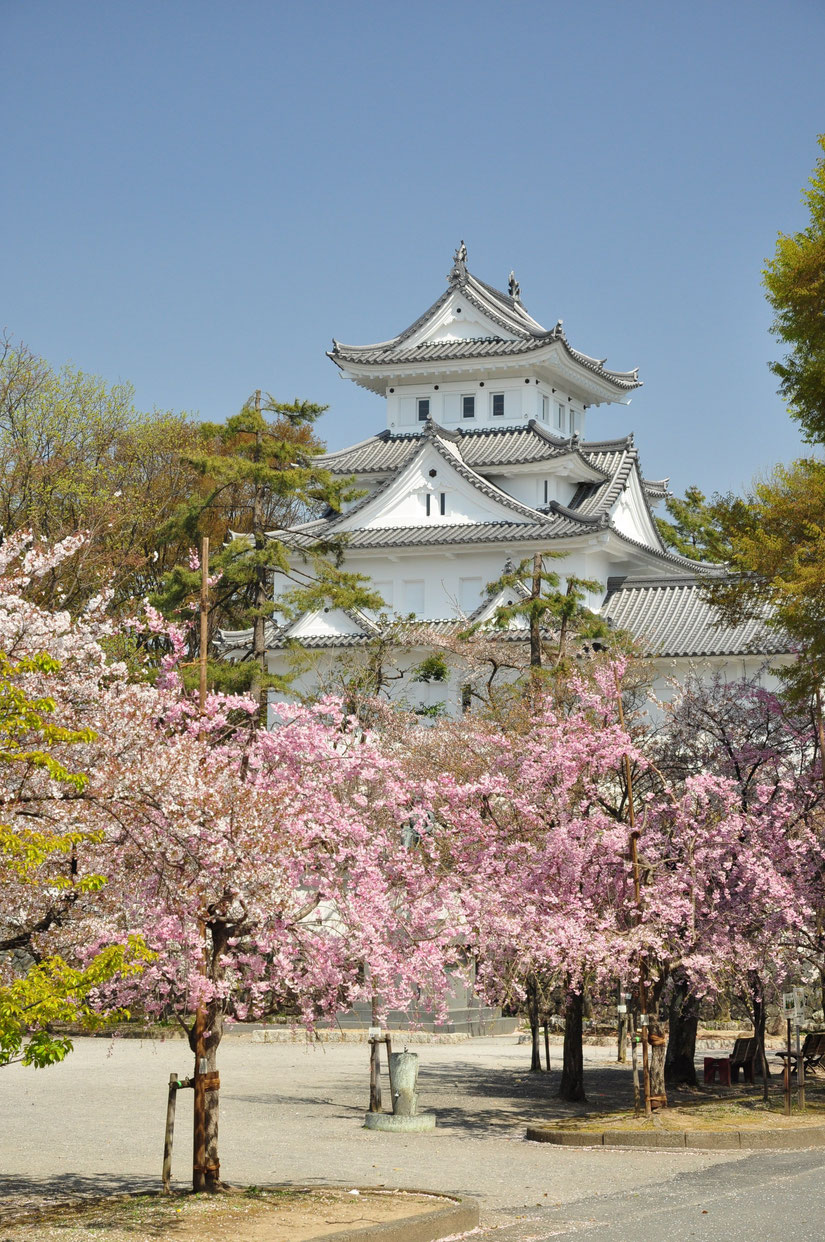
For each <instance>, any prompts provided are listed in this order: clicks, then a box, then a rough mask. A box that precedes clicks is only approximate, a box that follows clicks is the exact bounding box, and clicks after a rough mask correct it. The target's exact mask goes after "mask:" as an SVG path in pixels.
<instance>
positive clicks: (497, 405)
mask: <svg viewBox="0 0 825 1242" xmlns="http://www.w3.org/2000/svg"><path fill="white" fill-rule="evenodd" d="M492 396H493V417H494V418H501V417H502V416H503V414H504V393H503V392H494V393H493V394H492Z"/></svg>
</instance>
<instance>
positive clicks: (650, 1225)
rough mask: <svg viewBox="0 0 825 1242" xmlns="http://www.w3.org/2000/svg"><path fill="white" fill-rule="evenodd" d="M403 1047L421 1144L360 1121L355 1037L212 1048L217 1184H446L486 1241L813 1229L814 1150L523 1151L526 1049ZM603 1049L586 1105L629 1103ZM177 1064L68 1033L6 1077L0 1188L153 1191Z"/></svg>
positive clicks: (52, 1193) (498, 1043)
mask: <svg viewBox="0 0 825 1242" xmlns="http://www.w3.org/2000/svg"><path fill="white" fill-rule="evenodd" d="M417 1051H418V1052H419V1055H420V1057H421V1062H422V1073H421V1077H420V1080H419V1086H420V1089H421V1093H422V1099H421V1105H422V1107H425V1108H433V1109H435V1111H436V1112H437V1114H438V1119H439V1126H438V1129H437V1130H436V1131H435V1133H432V1134H421V1135H414V1134H408V1135H390V1134H379V1133H375V1132H373V1131H367V1130H365V1129H363V1128H362V1125H361V1122H362V1114H363V1110H364V1105H365V1100H366V1095H367V1085H368V1076H367V1056H368V1053H367V1049H366V1047H365V1046H364V1045H352V1044H345V1045H326V1046H323V1045H315V1046H312V1047H309V1048H307V1047H305V1046H302V1045H277V1044H254V1043H252V1042H251V1041H250V1040H249V1037H248V1036H246V1037H241V1038H237V1037H233V1038H228V1039H227V1040H225V1042H224V1045H223V1047H222V1048H221V1054H220V1068H221V1077H222V1081H223V1090H222V1093H221V1094H222V1119H221V1157H222V1172H223V1174H224V1176H225V1177H226V1178H227V1180H229V1181H232V1182H235V1183H245V1184H264V1183H273V1182H278V1183H287V1184H289V1183H296V1184H297V1183H301V1184H311V1183H313V1182H319V1183H322V1182H327V1183H338V1184H344V1185H346V1184H349V1185H353V1186H356V1185H394V1186H402V1187H408V1188H415V1187H423V1188H427V1189H433V1190H444V1191H458V1192H461V1193H463V1194H470V1195H473V1196H475V1197H477V1198H478V1199H479V1201H480V1203H481V1205H482V1222H483V1226H484V1232H483V1236H484V1238H485V1239H487V1238H489V1239H490V1240H491V1242H492V1240H495V1242H516V1240H519V1242H527V1240H528V1239H532V1240H536V1242H538V1240H539V1239H544V1238H550V1237H559V1238H564V1237H569V1236H572V1234H573V1233H574V1234H575V1236H576V1238H579V1239H582V1242H584V1240H585V1239H587V1240H589V1239H596V1238H599V1239H604V1242H624V1239H628V1242H629V1240H630V1239H633V1242H647V1239H651V1242H652V1240H653V1239H656V1242H660V1240H661V1238H662V1237H665V1236H678V1237H684V1238H695V1239H697V1240H700V1242H701V1240H702V1239H706V1238H707V1239H710V1238H713V1239H714V1242H720V1240H721V1239H725V1240H727V1239H730V1242H736V1239H739V1238H740V1237H741V1238H742V1239H745V1238H747V1239H748V1242H763V1240H764V1242H773V1240H774V1239H778V1238H781V1237H792V1238H793V1239H794V1242H808V1239H811V1242H813V1239H816V1240H817V1242H820V1240H821V1239H822V1237H823V1236H825V1214H823V1213H822V1211H821V1207H820V1206H815V1205H822V1196H821V1194H820V1191H819V1186H820V1183H821V1178H822V1167H823V1153H822V1152H810V1151H801V1152H783V1153H777V1154H776V1155H771V1154H767V1153H760V1154H758V1155H757V1154H753V1155H749V1154H747V1153H744V1152H718V1153H716V1152H655V1153H654V1152H641V1151H632V1150H629V1151H621V1150H616V1149H591V1150H587V1149H565V1148H555V1147H550V1146H546V1145H543V1144H532V1143H526V1142H525V1141H524V1138H523V1135H524V1126H525V1124H526V1123H527V1122H528V1121H534V1120H539V1119H541V1118H544V1117H546V1116H548V1115H549V1114H550V1113H552V1112H554V1111H555V1108H556V1103H555V1099H554V1094H555V1090H556V1089H557V1084H558V1078H557V1074H553V1075H551V1076H550V1077H545V1076H541V1078H539V1077H538V1076H537V1075H530V1074H529V1073H526V1072H525V1067H526V1065H527V1064H528V1057H529V1049H527V1048H525V1047H524V1046H523V1045H522V1046H518V1045H517V1044H516V1042H515V1040H514V1039H512V1038H509V1039H495V1040H492V1039H484V1040H482V1039H479V1040H472V1041H469V1042H467V1043H465V1044H459V1045H452V1046H437V1045H425V1046H421V1047H420V1048H418V1049H417ZM610 1057H611V1051H610V1050H609V1049H602V1048H588V1049H587V1051H586V1066H587V1072H588V1076H589V1082H590V1088H589V1089H590V1094H591V1102H592V1103H594V1104H596V1105H598V1103H599V1099H600V1098H604V1099H606V1098H608V1097H610V1096H615V1093H616V1090H617V1088H618V1090H620V1091H622V1090H624V1089H625V1086H626V1089H627V1091H628V1094H629V1093H630V1079H629V1075H628V1072H627V1071H626V1070H623V1069H620V1068H618V1067H615V1066H611V1065H610V1063H609V1060H610ZM189 1059H190V1058H189V1054H188V1050H187V1048H186V1047H185V1046H184V1044H183V1043H182V1042H180V1041H176V1040H170V1041H168V1042H166V1043H141V1042H139V1041H136V1040H120V1041H116V1042H114V1043H111V1042H109V1041H106V1040H101V1039H96V1040H92V1039H82V1040H78V1041H77V1047H76V1051H75V1052H74V1053H73V1054H72V1056H71V1057H70V1058H69V1059H68V1060H67V1061H66V1062H65V1063H64V1064H63V1065H60V1066H55V1067H53V1068H52V1069H49V1070H44V1071H31V1070H29V1071H24V1070H22V1069H20V1068H19V1067H13V1068H11V1069H8V1070H5V1071H4V1072H3V1075H2V1078H1V1079H0V1090H1V1091H2V1095H1V1096H0V1099H2V1101H3V1112H4V1119H3V1125H2V1130H1V1131H0V1169H2V1174H1V1175H0V1195H3V1194H5V1195H13V1196H15V1197H17V1196H23V1197H24V1198H25V1197H29V1196H31V1197H32V1198H39V1197H42V1196H43V1195H46V1196H47V1197H63V1196H65V1195H72V1194H77V1193H101V1192H106V1191H108V1190H115V1189H154V1188H156V1187H157V1185H158V1181H159V1169H160V1158H161V1147H162V1137H163V1125H164V1118H165V1107H166V1084H167V1082H168V1077H169V1074H170V1072H172V1071H178V1072H180V1073H186V1072H188V1069H189V1064H188V1063H189ZM190 1101H191V1094H190V1093H189V1092H186V1093H183V1094H182V1095H181V1097H180V1099H179V1106H178V1133H177V1145H176V1152H175V1165H174V1176H175V1177H176V1178H177V1179H179V1180H180V1182H181V1184H183V1183H185V1182H186V1180H187V1177H188V1170H187V1159H191V1138H190V1134H191V1102H190ZM703 1209H706V1210H707V1215H703V1214H702V1212H703ZM809 1217H810V1221H811V1222H812V1223H811V1225H810V1230H809V1226H808V1224H806V1221H807V1220H808V1219H809ZM789 1222H792V1228H791V1230H790V1232H789V1231H788V1224H789ZM677 1225H678V1228H677V1227H676V1226H677ZM814 1225H815V1226H816V1227H815V1229H814ZM806 1230H808V1231H807V1232H806Z"/></svg>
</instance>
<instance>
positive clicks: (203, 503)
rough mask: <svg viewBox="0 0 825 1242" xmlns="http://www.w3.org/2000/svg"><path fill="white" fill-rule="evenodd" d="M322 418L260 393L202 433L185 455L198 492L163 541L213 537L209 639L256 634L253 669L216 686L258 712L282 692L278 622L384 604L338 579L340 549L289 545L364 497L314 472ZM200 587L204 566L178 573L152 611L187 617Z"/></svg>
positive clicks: (356, 580) (246, 666) (218, 666)
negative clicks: (271, 693)
mask: <svg viewBox="0 0 825 1242" xmlns="http://www.w3.org/2000/svg"><path fill="white" fill-rule="evenodd" d="M325 409H326V406H320V405H314V404H312V403H311V402H308V401H298V400H296V401H293V402H291V403H285V402H280V401H276V400H275V399H274V397H272V396H270V395H268V394H267V396H266V397H265V398H264V399H263V400H262V399H261V393H260V391H258V392H257V393H256V394H255V396H254V397H253V398H252V399H250V400H249V401H248V402H247V403H246V404H245V405H244V407H243V409H242V410H241V411H240V413H239V414H236V415H235V416H234V417H232V418H229V419H228V420H227V421H226V423H225V424H222V425H220V424H205V425H204V427H203V429H202V442H203V449H202V451H201V452H199V453H194V454H191V455H188V461H189V462H190V464H191V465H192V467H193V469H194V470H195V472H196V473H197V475H198V477H199V479H200V480H201V487H200V489H199V490H198V491H197V493H196V494H194V495H193V496H191V497H189V498H188V499H187V500H186V501H184V502H183V503H182V504H181V505H180V507H179V509H178V510H177V512H176V513H175V515H174V517H173V519H172V520H171V521H170V522H169V523H168V524H167V527H166V529H165V531H164V532H162V536H163V537H164V538H168V539H171V540H173V541H175V542H177V541H178V540H179V539H180V537H181V534H182V533H185V534H186V535H187V536H188V539H189V542H190V544H192V545H197V544H198V543H199V541H200V537H201V536H202V535H204V534H208V535H209V536H210V539H211V541H212V544H213V547H214V555H213V556H212V559H211V563H210V571H211V572H214V574H215V576H216V577H217V578H218V581H217V582H216V584H215V586H214V588H213V592H212V607H211V625H210V634H211V635H212V636H214V634H215V632H216V629H217V628H218V627H219V626H223V627H226V628H237V629H246V628H248V629H250V630H251V635H250V644H249V655H248V659H247V660H246V661H245V662H244V663H243V664H242V665H241V666H236V667H229V666H226V665H223V664H222V663H221V662H220V661H213V662H211V667H210V678H211V681H212V683H213V684H215V685H218V686H220V687H222V688H232V689H250V690H251V692H252V693H253V694H254V695H256V696H258V697H259V698H260V699H261V701H262V703H263V702H264V700H265V697H266V692H267V689H268V688H270V687H283V686H284V679H283V678H278V677H273V676H270V675H269V674H268V673H267V668H266V650H267V638H266V625H267V621H269V620H270V619H271V618H272V617H273V615H274V614H276V612H277V614H278V615H279V616H281V617H285V618H289V617H293V616H295V615H297V614H299V613H300V612H303V611H305V610H307V609H310V610H311V609H315V608H320V607H327V606H332V607H338V608H358V607H361V608H364V607H366V608H373V607H378V606H380V603H381V601H380V597H379V596H377V595H376V593H375V592H374V591H372V590H371V589H370V586H369V582H368V580H367V579H366V578H364V577H363V576H362V575H360V574H353V573H348V572H346V571H345V570H344V569H342V567H341V559H342V554H343V546H344V541H343V539H338V540H325V541H318V542H311V541H308V542H307V545H306V546H305V547H303V548H302V549H301V551H300V553H297V552H296V551H295V549H294V547H293V546H292V543H291V542H288V541H287V540H286V538H285V537H284V536H285V531H286V528H288V527H290V526H292V525H294V524H295V523H296V522H300V521H301V520H302V519H309V518H312V517H313V516H316V515H317V514H319V513H322V512H326V511H329V510H330V509H332V510H334V511H340V509H341V507H342V505H343V504H345V503H346V501H348V500H350V499H352V498H354V497H355V496H356V495H357V494H358V493H357V492H356V491H355V490H354V489H353V487H352V485H351V483H350V482H348V481H346V480H343V481H342V480H341V479H336V478H334V476H333V475H332V474H331V473H330V472H329V471H328V470H326V469H324V468H323V467H322V466H320V465H319V464H318V462H317V457H318V456H319V454H320V453H322V452H323V445H322V444H321V442H320V441H319V440H318V439H317V437H316V436H315V435H314V433H313V425H314V423H315V421H316V420H317V418H318V417H319V415H320V414H322V413H323V411H324V410H325ZM267 415H270V416H272V415H274V418H272V417H267ZM218 576H219V577H218ZM199 584H200V568H199V566H197V565H195V564H192V563H187V564H179V565H177V566H176V567H175V569H174V570H173V571H172V572H171V573H170V574H169V575H168V576H167V578H166V581H165V583H164V587H163V589H162V590H161V591H160V592H158V594H157V596H156V597H155V602H156V603H157V604H158V606H160V607H161V609H162V610H163V611H164V612H165V613H166V614H167V615H171V614H177V615H181V614H183V615H186V614H187V613H189V614H191V613H193V612H194V611H195V609H196V607H197V605H196V597H197V593H198V589H199ZM273 584H275V589H273ZM276 594H277V602H276V599H275V595H276Z"/></svg>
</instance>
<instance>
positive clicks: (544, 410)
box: [541, 397, 550, 423]
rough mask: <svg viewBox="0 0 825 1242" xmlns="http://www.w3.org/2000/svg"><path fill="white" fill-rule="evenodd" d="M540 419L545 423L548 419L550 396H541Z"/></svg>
mask: <svg viewBox="0 0 825 1242" xmlns="http://www.w3.org/2000/svg"><path fill="white" fill-rule="evenodd" d="M541 421H542V422H543V423H547V422H549V421H550V398H549V397H542V399H541Z"/></svg>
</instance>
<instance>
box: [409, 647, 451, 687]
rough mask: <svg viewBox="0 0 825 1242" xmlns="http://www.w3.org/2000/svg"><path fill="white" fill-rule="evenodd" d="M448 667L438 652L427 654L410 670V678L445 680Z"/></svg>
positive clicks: (415, 679)
mask: <svg viewBox="0 0 825 1242" xmlns="http://www.w3.org/2000/svg"><path fill="white" fill-rule="evenodd" d="M449 676H450V669H449V666H448V664H447V661H446V660H445V659H444V656H443V655H441V653H440V652H435V653H434V654H433V655H428V656H426V657H425V659H423V660H422V661H421V663H420V664H418V665H417V666H416V667H415V668H414V669H413V670H412V680H413V681H419V682H431V681H447V680H448V679H449Z"/></svg>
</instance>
